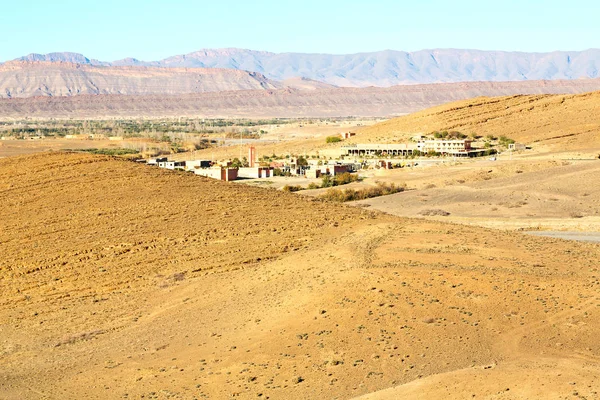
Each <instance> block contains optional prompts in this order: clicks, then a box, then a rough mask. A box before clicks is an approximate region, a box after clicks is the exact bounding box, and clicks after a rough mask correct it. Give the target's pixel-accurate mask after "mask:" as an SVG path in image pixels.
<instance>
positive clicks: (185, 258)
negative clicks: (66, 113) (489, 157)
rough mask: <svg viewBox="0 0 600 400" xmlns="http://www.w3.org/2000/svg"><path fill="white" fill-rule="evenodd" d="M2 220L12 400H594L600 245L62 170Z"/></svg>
mask: <svg viewBox="0 0 600 400" xmlns="http://www.w3.org/2000/svg"><path fill="white" fill-rule="evenodd" d="M0 204H2V207H0V221H1V224H2V229H1V230H0V287H1V288H2V296H1V297H0V322H1V324H0V337H1V339H0V365H2V368H1V369H0V398H2V399H8V400H14V399H15V400H16V399H24V398H26V399H49V398H50V399H58V398H60V399H81V398H89V399H106V398H130V399H133V398H135V399H139V398H152V399H168V398H171V399H173V398H179V399H202V398H207V399H208V398H210V399H226V398H231V397H236V398H243V399H250V398H254V399H255V398H270V399H281V398H286V399H307V398H322V399H334V398H337V399H349V398H354V397H357V396H362V395H368V394H372V393H374V394H373V396H376V397H374V398H377V399H385V398H388V399H392V398H398V397H397V393H400V394H401V397H402V398H422V395H423V393H429V394H431V397H443V398H450V399H452V398H455V399H464V398H471V397H473V396H475V398H481V397H483V398H501V399H526V398H531V397H532V396H533V397H544V398H566V397H573V396H580V397H584V398H588V399H592V398H597V397H598V387H599V385H600V381H599V380H598V376H599V373H600V343H599V342H598V340H597V332H598V329H600V312H599V306H600V296H599V295H598V293H599V291H598V290H599V288H600V280H599V279H600V271H599V270H598V265H597V260H598V259H599V258H600V247H599V246H598V245H592V244H583V243H575V242H565V241H561V240H557V239H545V238H536V237H530V236H523V235H520V234H518V233H513V232H502V231H495V230H491V229H484V228H477V227H468V226H462V225H452V224H448V223H442V222H437V221H423V220H411V219H404V218H398V217H393V216H389V215H385V214H380V213H376V212H371V211H367V210H364V209H360V208H352V207H347V206H343V205H336V204H330V203H323V202H319V201H313V200H311V199H307V198H303V197H300V196H296V195H293V194H288V193H283V192H280V191H275V190H268V189H260V188H254V187H249V186H246V185H239V184H236V183H223V182H217V181H210V180H207V179H205V178H199V177H197V176H194V175H189V174H186V173H177V172H170V171H165V170H159V169H154V168H152V167H148V166H142V165H137V164H134V163H131V162H127V161H121V160H116V159H112V158H108V157H103V156H89V155H76V154H64V153H54V154H52V153H50V154H43V155H34V156H24V157H14V158H6V159H1V160H0ZM394 387H395V388H394ZM392 388H394V389H392ZM415 388H416V389H415ZM419 388H425V389H423V390H426V391H423V390H419ZM385 389H389V391H387V392H379V393H376V392H378V391H381V390H385Z"/></svg>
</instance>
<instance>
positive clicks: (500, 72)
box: [18, 48, 600, 87]
mask: <svg viewBox="0 0 600 400" xmlns="http://www.w3.org/2000/svg"><path fill="white" fill-rule="evenodd" d="M18 60H20V61H48V62H57V61H62V62H71V63H77V64H87V65H93V66H145V67H163V68H172V67H177V68H182V67H183V68H227V69H236V70H245V71H252V72H258V73H260V74H263V75H264V76H266V77H267V78H269V79H272V80H278V81H282V80H286V79H290V78H308V79H313V80H317V81H321V82H324V83H327V84H330V85H335V86H348V87H366V86H381V87H389V86H394V85H402V84H425V83H454V82H474V81H491V82H501V81H526V80H557V79H563V80H564V79H567V80H571V79H584V78H597V77H600V74H599V70H600V49H589V50H585V51H556V52H551V53H523V52H504V51H481V50H459V49H438V50H422V51H416V52H403V51H394V50H384V51H379V52H370V53H357V54H347V55H332V54H304V53H271V52H266V51H255V50H245V49H233V48H230V49H204V50H200V51H196V52H193V53H189V54H184V55H177V56H173V57H168V58H165V59H163V60H160V61H149V62H147V61H140V60H137V59H135V58H126V59H123V60H117V61H114V62H104V61H99V60H95V59H89V58H87V57H85V56H83V55H81V54H77V53H50V54H47V55H41V54H30V55H28V56H25V57H21V58H19V59H18Z"/></svg>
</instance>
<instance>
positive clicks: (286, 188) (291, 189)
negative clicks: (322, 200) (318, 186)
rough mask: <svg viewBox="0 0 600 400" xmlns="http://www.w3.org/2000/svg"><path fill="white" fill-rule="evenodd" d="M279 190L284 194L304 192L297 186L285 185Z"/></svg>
mask: <svg viewBox="0 0 600 400" xmlns="http://www.w3.org/2000/svg"><path fill="white" fill-rule="evenodd" d="M281 190H283V191H284V192H290V193H291V192H299V191H300V190H304V188H303V187H302V186H297V185H285V186H284V187H283V188H282V189H281Z"/></svg>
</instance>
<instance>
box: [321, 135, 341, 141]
mask: <svg viewBox="0 0 600 400" xmlns="http://www.w3.org/2000/svg"><path fill="white" fill-rule="evenodd" d="M341 141H342V138H341V137H339V136H327V137H326V138H325V142H326V143H337V142H341Z"/></svg>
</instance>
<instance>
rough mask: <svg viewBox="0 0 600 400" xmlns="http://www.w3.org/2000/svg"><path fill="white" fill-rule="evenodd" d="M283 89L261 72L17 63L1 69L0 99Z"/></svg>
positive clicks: (37, 62) (1, 66) (39, 62)
mask: <svg viewBox="0 0 600 400" xmlns="http://www.w3.org/2000/svg"><path fill="white" fill-rule="evenodd" d="M280 87H282V85H281V84H279V83H278V82H273V81H270V80H269V79H267V78H265V77H264V76H263V75H261V74H259V73H254V72H247V71H241V70H233V69H217V68H195V69H193V68H192V69H188V68H170V69H165V68H148V67H106V66H93V65H86V64H74V63H70V62H47V61H31V62H29V61H14V62H10V63H5V64H3V65H0V98H19V97H33V96H51V97H56V96H75V95H85V94H88V95H90V94H93V95H96V94H123V95H127V94H130V95H136V94H137V95H141V94H162V95H173V94H183V93H203V92H218V91H227V90H250V89H276V88H280Z"/></svg>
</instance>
